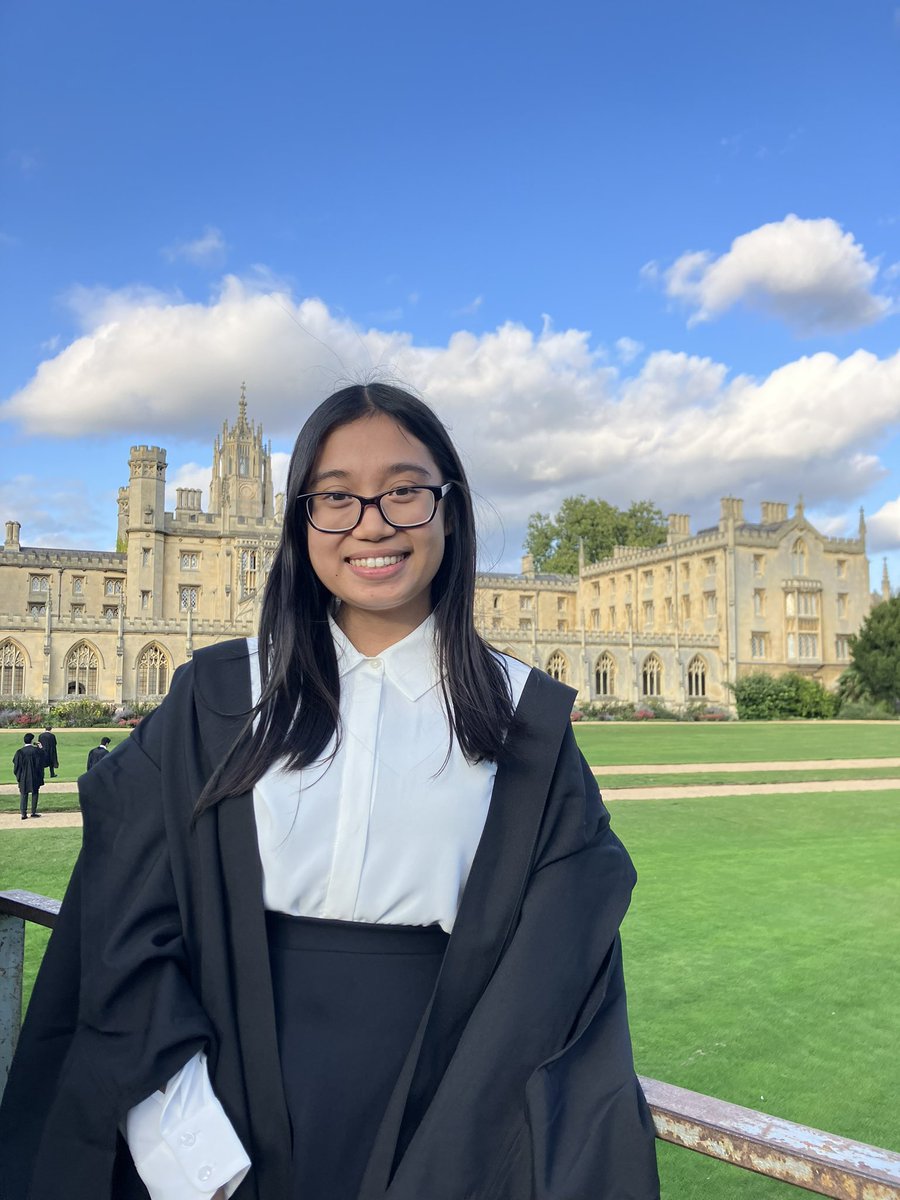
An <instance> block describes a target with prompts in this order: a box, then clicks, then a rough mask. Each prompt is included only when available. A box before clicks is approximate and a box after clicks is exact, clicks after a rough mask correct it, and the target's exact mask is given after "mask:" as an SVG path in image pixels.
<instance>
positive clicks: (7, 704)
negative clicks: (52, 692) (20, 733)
mask: <svg viewBox="0 0 900 1200" xmlns="http://www.w3.org/2000/svg"><path fill="white" fill-rule="evenodd" d="M43 724H44V706H43V705H42V704H41V702H40V700H26V699H22V700H0V729H9V728H13V729H35V728H37V726H39V725H43Z"/></svg>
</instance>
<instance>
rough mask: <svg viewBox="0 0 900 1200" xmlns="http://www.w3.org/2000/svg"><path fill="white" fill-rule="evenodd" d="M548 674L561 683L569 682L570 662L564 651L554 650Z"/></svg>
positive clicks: (548, 662)
mask: <svg viewBox="0 0 900 1200" xmlns="http://www.w3.org/2000/svg"><path fill="white" fill-rule="evenodd" d="M547 674H548V675H550V676H551V677H552V678H553V679H558V680H559V682H560V683H568V682H569V662H568V659H567V658H566V656H565V655H564V654H563V652H562V650H554V651H553V653H552V654H551V655H550V658H549V659H548V661H547Z"/></svg>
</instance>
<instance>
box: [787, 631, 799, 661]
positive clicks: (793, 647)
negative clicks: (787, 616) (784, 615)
mask: <svg viewBox="0 0 900 1200" xmlns="http://www.w3.org/2000/svg"><path fill="white" fill-rule="evenodd" d="M787 656H788V658H796V657H797V635H796V634H794V633H789V634H788V635H787Z"/></svg>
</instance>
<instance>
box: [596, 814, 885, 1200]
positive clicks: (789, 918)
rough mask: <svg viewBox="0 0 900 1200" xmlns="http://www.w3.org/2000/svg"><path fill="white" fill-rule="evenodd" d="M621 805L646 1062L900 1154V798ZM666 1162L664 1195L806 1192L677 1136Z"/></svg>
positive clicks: (629, 941) (693, 1083) (653, 1070)
mask: <svg viewBox="0 0 900 1200" xmlns="http://www.w3.org/2000/svg"><path fill="white" fill-rule="evenodd" d="M610 808H611V810H612V813H613V823H614V826H615V828H616V830H617V832H618V833H619V834H620V836H621V837H622V838H623V840H624V841H625V844H626V845H627V846H628V848H629V850H630V852H631V854H632V856H633V858H634V860H635V863H636V865H637V868H638V873H639V876H640V881H639V884H638V889H637V892H636V894H635V903H634V905H633V908H632V910H631V912H630V913H629V915H628V917H627V918H626V922H625V927H624V938H625V950H626V962H627V970H628V981H629V999H630V1012H631V1022H632V1032H633V1035H634V1042H635V1057H636V1061H637V1065H638V1070H639V1071H640V1072H641V1074H644V1075H649V1076H651V1077H652V1078H656V1079H662V1080H665V1081H666V1082H669V1083H674V1084H678V1085H680V1086H682V1087H687V1088H690V1089H692V1090H694V1091H698V1092H705V1093H707V1094H709V1095H713V1096H718V1097H720V1098H722V1099H726V1100H731V1101H733V1102H734V1103H737V1104H743V1105H746V1106H747V1107H749V1108H757V1109H761V1110H763V1111H764V1112H770V1113H773V1114H775V1115H777V1116H781V1117H785V1118H787V1119H789V1120H793V1121H798V1122H800V1123H802V1124H807V1125H813V1126H816V1127H818V1128H820V1129H826V1130H829V1131H830V1132H832V1133H837V1134H842V1135H844V1136H846V1137H852V1138H856V1139H857V1140H859V1141H864V1142H872V1143H874V1144H876V1145H880V1146H887V1147H889V1148H891V1149H896V1150H900V1135H898V1131H897V1130H898V1127H897V1122H896V1116H895V1114H896V1112H897V1109H898V1106H900V1080H898V1077H897V1074H896V1070H895V1057H896V1047H897V1045H900V993H898V991H897V988H896V986H895V975H896V971H895V964H896V947H897V943H898V935H900V929H898V925H900V920H898V915H897V914H900V875H898V872H897V870H896V864H897V862H898V861H900V833H898V824H897V800H896V797H891V796H890V795H887V794H879V793H857V794H855V795H853V796H852V798H851V797H848V796H846V795H843V796H837V795H834V794H828V793H826V794H805V795H792V796H764V797H754V798H753V800H752V803H751V804H748V803H747V798H746V797H732V798H723V797H714V798H697V799H685V800H680V799H679V800H659V801H653V800H650V801H644V802H642V803H641V804H629V803H628V802H627V801H622V802H621V803H618V804H617V803H615V802H612V803H611V804H610ZM851 812H852V816H851V815H848V814H850V813H851ZM661 1163H662V1169H663V1172H664V1179H665V1186H664V1192H663V1195H664V1197H666V1198H667V1200H676V1197H677V1198H678V1200H685V1198H690V1197H697V1198H698V1200H699V1198H700V1197H708V1196H725V1197H728V1198H729V1200H730V1198H731V1197H735V1198H736V1200H744V1198H750V1197H752V1198H754V1200H755V1198H761V1197H766V1198H769V1197H773V1198H774V1197H785V1200H786V1198H787V1197H789V1196H794V1197H796V1196H797V1195H798V1193H797V1192H796V1191H794V1190H793V1189H788V1188H787V1187H786V1186H784V1185H780V1184H775V1183H773V1182H771V1181H768V1180H763V1179H760V1178H758V1177H755V1176H753V1175H750V1174H748V1173H745V1172H743V1171H739V1170H735V1169H729V1168H727V1167H725V1166H723V1165H722V1164H716V1163H714V1162H712V1161H711V1160H709V1159H705V1158H703V1157H701V1156H699V1155H694V1154H689V1153H687V1152H685V1151H680V1150H677V1149H675V1148H670V1147H661Z"/></svg>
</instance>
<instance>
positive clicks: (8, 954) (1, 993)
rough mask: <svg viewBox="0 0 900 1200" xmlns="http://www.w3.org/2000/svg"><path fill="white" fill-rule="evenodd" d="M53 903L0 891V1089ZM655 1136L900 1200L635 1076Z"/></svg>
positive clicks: (791, 1144) (792, 1142)
mask: <svg viewBox="0 0 900 1200" xmlns="http://www.w3.org/2000/svg"><path fill="white" fill-rule="evenodd" d="M58 912H59V901H58V900H50V899H48V898H47V897H46V896H37V895H35V894H34V893H33V892H20V891H11V892H0V1094H2V1089H3V1086H4V1084H5V1083H6V1078H7V1075H8V1073H9V1066H10V1063H11V1061H12V1056H13V1052H14V1051H15V1046H16V1041H17V1039H18V1034H19V1024H20V1020H21V1011H22V958H23V953H24V947H25V922H26V921H32V922H34V923H35V924H37V925H46V926H50V927H51V928H52V926H53V924H54V922H55V920H56V914H57V913H58ZM641 1086H642V1087H643V1089H644V1093H645V1095H646V1097H647V1100H648V1102H649V1104H650V1111H651V1112H652V1114H653V1121H654V1124H655V1126H656V1136H657V1137H658V1138H660V1139H661V1140H662V1141H665V1142H672V1143H673V1144H674V1145H676V1146H684V1147H685V1148H686V1149H688V1150H693V1151H695V1152H696V1153H699V1154H706V1155H708V1156H709V1157H711V1158H717V1159H720V1160H721V1161H722V1162H727V1163H731V1164H733V1165H734V1166H737V1167H744V1168H745V1169H746V1170H749V1171H755V1172H756V1173H757V1174H759V1175H765V1176H767V1177H768V1178H770V1179H779V1180H781V1181H783V1182H784V1183H790V1184H793V1185H794V1186H795V1187H798V1188H803V1189H804V1190H805V1191H809V1192H816V1193H817V1194H818V1195H820V1196H831V1197H833V1198H834V1200H900V1154H897V1153H894V1152H893V1151H891V1150H882V1149H880V1148H879V1147H878V1146H867V1145H865V1144H864V1143H863V1142H854V1141H851V1140H850V1139H849V1138H842V1137H838V1136H837V1135H835V1134H832V1133H824V1132H823V1131H822V1130H820V1129H811V1128H809V1127H808V1126H806V1125H797V1124H795V1123H794V1122H793V1121H783V1120H782V1119H781V1118H780V1117H773V1116H770V1115H769V1114H768V1113H762V1112H756V1111H755V1110H754V1109H751V1108H741V1106H740V1105H738V1104H729V1103H728V1102H727V1101H725V1100H717V1099H715V1098H714V1097H713V1096H704V1095H701V1094H700V1093H699V1092H690V1091H687V1089H685V1088H680V1087H673V1085H672V1084H669V1083H661V1082H660V1081H659V1080H658V1079H645V1078H641Z"/></svg>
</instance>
